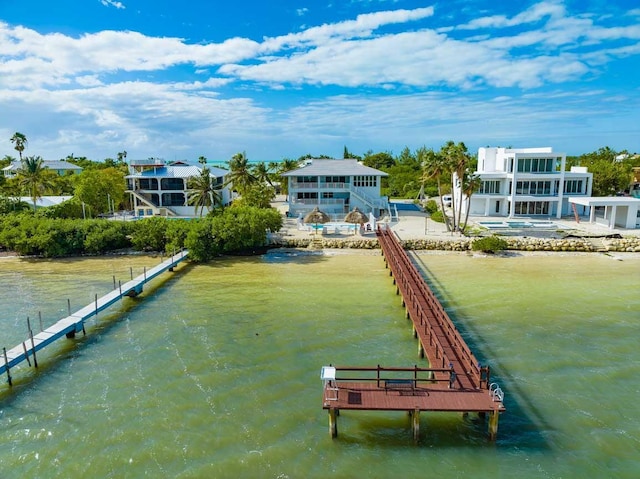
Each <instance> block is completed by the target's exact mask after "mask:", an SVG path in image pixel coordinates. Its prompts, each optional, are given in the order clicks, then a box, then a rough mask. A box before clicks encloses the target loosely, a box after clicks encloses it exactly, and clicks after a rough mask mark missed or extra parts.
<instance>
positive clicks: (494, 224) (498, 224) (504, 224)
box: [478, 221, 558, 229]
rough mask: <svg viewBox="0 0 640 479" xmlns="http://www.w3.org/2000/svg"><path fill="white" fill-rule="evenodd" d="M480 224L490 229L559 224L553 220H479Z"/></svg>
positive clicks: (550, 226) (548, 226)
mask: <svg viewBox="0 0 640 479" xmlns="http://www.w3.org/2000/svg"><path fill="white" fill-rule="evenodd" d="M478 224H479V225H480V226H484V227H485V228H489V229H509V228H511V229H522V228H547V229H556V228H557V227H558V226H557V225H556V224H555V223H554V222H553V221H479V222H478Z"/></svg>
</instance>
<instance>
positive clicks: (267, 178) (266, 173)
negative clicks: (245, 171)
mask: <svg viewBox="0 0 640 479" xmlns="http://www.w3.org/2000/svg"><path fill="white" fill-rule="evenodd" d="M251 171H252V174H253V176H255V177H256V181H257V182H258V183H267V184H269V185H271V186H273V182H272V181H271V171H270V165H267V164H266V163H265V162H263V161H262V162H260V163H256V164H255V165H253V168H252V169H251Z"/></svg>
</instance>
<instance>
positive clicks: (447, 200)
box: [442, 195, 453, 208]
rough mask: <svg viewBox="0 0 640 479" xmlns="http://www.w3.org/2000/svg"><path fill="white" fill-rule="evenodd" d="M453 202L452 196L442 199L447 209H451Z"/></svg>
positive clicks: (445, 196)
mask: <svg viewBox="0 0 640 479" xmlns="http://www.w3.org/2000/svg"><path fill="white" fill-rule="evenodd" d="M452 201H453V198H451V195H444V196H443V197H442V205H443V206H446V207H447V208H450V207H451V203H452Z"/></svg>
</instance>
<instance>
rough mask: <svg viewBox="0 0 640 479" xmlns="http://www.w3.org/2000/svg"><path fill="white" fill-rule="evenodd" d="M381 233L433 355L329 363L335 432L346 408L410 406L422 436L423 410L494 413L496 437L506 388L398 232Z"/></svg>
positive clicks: (327, 390) (396, 279)
mask: <svg viewBox="0 0 640 479" xmlns="http://www.w3.org/2000/svg"><path fill="white" fill-rule="evenodd" d="M376 235H377V237H378V241H379V243H380V247H381V249H382V254H383V256H384V259H385V263H386V267H387V269H389V275H390V276H391V277H392V278H393V284H394V285H395V286H396V293H397V294H398V295H400V296H401V297H402V306H403V307H405V308H406V316H407V319H410V320H411V323H412V330H413V335H414V337H415V338H417V340H418V355H419V356H420V357H421V358H422V357H426V358H427V359H428V361H429V367H428V368H418V367H417V366H415V367H414V368H394V367H382V366H380V365H378V366H377V367H346V366H341V367H339V366H324V367H323V368H322V371H321V379H323V381H324V389H323V397H322V404H323V409H326V410H328V411H329V431H330V433H331V436H332V437H336V436H337V416H338V412H339V411H340V409H345V410H348V409H351V410H374V411H375V410H379V411H407V412H409V414H410V415H411V416H412V418H413V419H412V427H413V434H414V439H415V440H416V441H417V440H418V434H419V426H420V421H419V414H420V412H421V411H435V412H459V413H462V414H467V413H472V412H473V413H478V414H479V415H480V416H485V415H487V414H488V415H489V427H488V429H489V437H490V439H492V440H493V439H495V438H496V436H497V432H498V417H499V414H500V413H502V412H504V411H505V407H504V402H503V401H504V393H503V391H502V389H501V388H500V387H499V385H498V384H497V383H492V382H491V377H490V376H491V373H490V369H489V367H488V366H481V365H480V363H479V361H478V360H477V359H476V358H475V356H474V355H473V353H472V352H471V350H470V349H469V347H468V346H467V344H466V343H465V341H464V339H463V338H462V336H461V335H460V333H459V331H458V330H457V328H456V326H455V324H454V323H453V321H451V318H449V315H448V314H447V312H446V311H445V309H444V307H443V306H442V304H441V303H440V301H439V300H438V298H437V297H436V296H435V294H434V293H433V291H431V289H430V288H429V286H428V285H427V283H426V282H425V280H424V278H423V277H422V275H421V274H420V272H419V271H418V270H417V268H416V267H415V265H414V264H413V263H412V261H411V259H410V258H409V256H408V255H407V253H406V252H405V251H404V249H403V247H402V245H401V244H400V242H399V240H398V239H397V238H396V237H395V234H394V233H393V232H392V231H391V230H390V229H382V228H378V230H377V232H376ZM374 372H375V375H373V373H374ZM354 374H355V375H358V374H359V375H360V376H363V377H357V378H355V377H354Z"/></svg>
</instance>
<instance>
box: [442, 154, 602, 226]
mask: <svg viewBox="0 0 640 479" xmlns="http://www.w3.org/2000/svg"><path fill="white" fill-rule="evenodd" d="M565 165H566V155H565V153H559V152H554V151H553V149H552V148H550V147H544V148H494V147H486V148H484V147H483V148H479V149H478V167H477V171H476V172H475V174H476V175H478V176H479V177H480V179H481V180H482V184H481V186H480V188H479V189H478V190H477V191H476V192H474V193H473V195H472V196H471V201H466V198H464V201H461V199H463V193H462V188H461V185H460V184H459V182H456V183H457V184H456V185H455V186H456V187H455V188H454V195H455V202H454V203H455V204H456V205H461V206H462V211H463V212H465V213H466V208H467V207H468V208H470V210H469V213H470V214H471V215H475V216H505V217H509V218H513V217H516V216H527V217H529V216H541V217H553V216H555V217H556V218H560V217H561V216H562V215H569V214H574V212H575V210H574V209H573V208H574V207H573V205H572V204H570V203H569V197H589V196H590V195H591V188H592V183H593V174H592V173H589V172H588V171H587V169H586V168H584V167H575V166H573V167H571V170H570V171H565ZM579 214H586V212H585V211H580V212H579Z"/></svg>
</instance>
